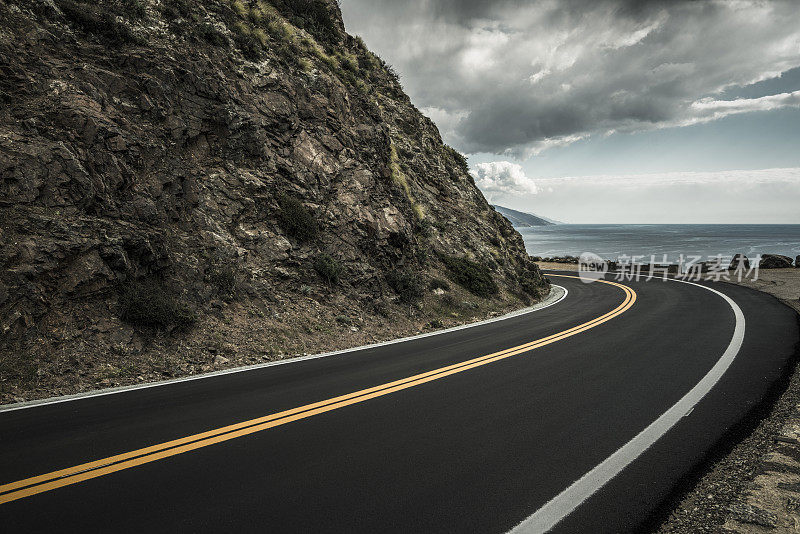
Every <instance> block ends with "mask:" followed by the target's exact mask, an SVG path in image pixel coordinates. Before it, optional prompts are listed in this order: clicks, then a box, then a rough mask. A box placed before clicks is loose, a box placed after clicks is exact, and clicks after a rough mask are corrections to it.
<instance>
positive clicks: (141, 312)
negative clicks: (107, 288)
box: [119, 278, 196, 326]
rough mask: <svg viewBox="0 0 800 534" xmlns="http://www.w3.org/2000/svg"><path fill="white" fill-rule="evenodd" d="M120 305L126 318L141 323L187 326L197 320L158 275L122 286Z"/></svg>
mask: <svg viewBox="0 0 800 534" xmlns="http://www.w3.org/2000/svg"><path fill="white" fill-rule="evenodd" d="M119 306H120V317H121V318H122V320H123V321H127V322H129V323H131V324H136V325H141V326H173V325H174V326H187V325H189V324H192V323H193V322H194V321H195V320H196V317H195V315H194V313H193V312H192V310H190V309H189V307H188V306H186V305H185V304H183V303H182V302H180V299H179V297H178V296H176V295H175V294H174V293H173V292H172V291H170V289H169V288H168V287H166V285H165V284H164V283H163V282H162V281H161V280H158V279H155V278H147V279H142V280H133V281H131V282H128V283H127V284H125V285H123V286H122V287H121V288H120V294H119Z"/></svg>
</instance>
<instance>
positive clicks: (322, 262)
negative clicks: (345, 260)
mask: <svg viewBox="0 0 800 534" xmlns="http://www.w3.org/2000/svg"><path fill="white" fill-rule="evenodd" d="M314 270H315V271H317V274H319V276H320V277H321V278H322V279H323V280H325V281H326V282H327V283H328V284H336V283H338V282H339V278H340V277H341V276H342V270H343V269H342V265H341V264H340V263H339V262H338V261H336V260H335V259H334V258H332V257H331V256H329V255H328V254H320V255H319V256H317V257H316V258H315V259H314Z"/></svg>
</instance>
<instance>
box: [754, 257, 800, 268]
mask: <svg viewBox="0 0 800 534" xmlns="http://www.w3.org/2000/svg"><path fill="white" fill-rule="evenodd" d="M791 266H792V258H790V257H789V256H781V255H780V254H764V255H763V256H762V257H761V263H759V264H758V268H759V269H785V268H787V267H791Z"/></svg>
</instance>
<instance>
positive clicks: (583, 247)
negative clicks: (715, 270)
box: [517, 224, 800, 263]
mask: <svg viewBox="0 0 800 534" xmlns="http://www.w3.org/2000/svg"><path fill="white" fill-rule="evenodd" d="M517 230H519V232H520V233H521V234H522V237H523V238H524V239H525V248H526V249H527V251H528V254H530V255H531V256H542V257H548V256H551V257H552V256H580V255H581V254H582V253H584V252H594V253H595V254H598V255H599V256H600V257H602V258H605V259H611V260H613V259H618V258H620V257H624V256H644V257H645V260H646V261H649V259H650V257H651V256H652V255H655V256H656V261H661V260H662V258H663V256H664V255H665V254H666V255H667V261H668V262H669V263H677V262H678V261H679V260H678V258H679V257H680V255H681V254H682V255H684V257H687V256H701V257H703V258H704V259H706V258H712V257H715V256H717V255H719V254H721V255H722V256H724V257H731V256H733V255H734V254H744V255H745V256H747V257H749V258H753V257H755V256H756V255H757V254H762V255H763V254H782V255H784V256H789V257H790V258H792V259H794V258H795V256H797V255H799V254H800V224H558V225H555V226H536V227H522V228H517Z"/></svg>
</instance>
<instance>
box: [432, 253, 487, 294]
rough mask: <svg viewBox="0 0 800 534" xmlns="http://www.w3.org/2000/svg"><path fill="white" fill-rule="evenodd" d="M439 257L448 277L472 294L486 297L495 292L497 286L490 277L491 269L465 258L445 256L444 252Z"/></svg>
mask: <svg viewBox="0 0 800 534" xmlns="http://www.w3.org/2000/svg"><path fill="white" fill-rule="evenodd" d="M440 259H441V260H442V263H444V266H445V267H447V270H448V275H449V276H450V279H451V280H453V281H454V282H456V283H457V284H458V285H460V286H462V287H463V288H464V289H466V290H468V291H469V292H470V293H472V294H473V295H477V296H479V297H484V298H487V297H491V296H492V295H496V294H497V291H498V288H497V284H496V283H495V281H494V278H492V271H490V270H489V268H488V267H486V266H485V265H481V264H480V263H476V262H474V261H471V260H468V259H467V258H458V257H456V256H446V255H444V254H443V255H441V256H440Z"/></svg>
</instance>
